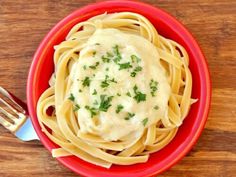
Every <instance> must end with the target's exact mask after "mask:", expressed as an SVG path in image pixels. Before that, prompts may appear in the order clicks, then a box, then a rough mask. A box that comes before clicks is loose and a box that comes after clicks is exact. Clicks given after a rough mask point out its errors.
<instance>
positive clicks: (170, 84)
mask: <svg viewBox="0 0 236 177" xmlns="http://www.w3.org/2000/svg"><path fill="white" fill-rule="evenodd" d="M122 62H123V63H122ZM54 64H55V71H54V73H53V74H52V77H51V79H50V80H49V85H50V87H49V88H48V89H47V90H46V91H45V92H44V93H43V94H42V95H41V97H40V99H39V100H38V104H37V116H38V120H39V124H40V126H41V128H42V131H43V132H44V133H45V134H46V135H47V136H48V137H49V138H50V139H51V140H52V141H53V142H54V143H56V144H57V145H59V146H60V148H57V149H53V151H52V155H53V157H62V156H69V155H75V156H77V157H79V158H81V159H83V160H85V161H87V162H90V163H93V164H95V165H99V166H102V167H105V168H109V167H110V166H111V165H112V164H118V165H130V164H135V163H143V162H146V161H147V160H148V157H149V155H150V153H153V152H156V151H159V150H160V149H162V148H163V147H165V146H166V145H167V144H168V143H169V142H170V141H171V140H172V139H173V138H174V137H175V135H176V133H177V131H178V127H179V126H181V124H182V123H183V120H184V118H185V117H186V116H187V114H188V111H189V109H190V106H191V104H192V103H194V102H195V101H196V100H194V99H191V91H192V77H191V72H190V70H189V68H188V65H189V58H188V54H187V52H186V51H185V49H184V48H183V47H182V46H181V45H180V44H178V43H176V42H175V41H173V40H170V39H167V38H165V37H163V36H161V35H160V34H158V32H157V31H156V29H155V28H154V26H153V25H152V24H151V23H150V22H149V21H148V20H147V19H146V18H145V17H144V16H142V15H140V14H136V13H131V12H120V13H112V14H107V13H105V14H101V15H98V16H95V17H92V18H91V19H89V20H87V21H84V22H80V23H78V24H76V25H75V26H74V27H73V28H72V29H71V30H70V32H69V33H68V35H67V37H66V40H65V41H63V42H61V43H60V44H59V45H57V46H55V53H54Z"/></svg>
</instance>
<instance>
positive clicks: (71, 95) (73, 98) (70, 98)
mask: <svg viewBox="0 0 236 177" xmlns="http://www.w3.org/2000/svg"><path fill="white" fill-rule="evenodd" d="M68 99H69V100H70V101H75V96H74V95H73V94H72V93H71V94H70V96H69V97H68Z"/></svg>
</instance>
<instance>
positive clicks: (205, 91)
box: [27, 1, 211, 177]
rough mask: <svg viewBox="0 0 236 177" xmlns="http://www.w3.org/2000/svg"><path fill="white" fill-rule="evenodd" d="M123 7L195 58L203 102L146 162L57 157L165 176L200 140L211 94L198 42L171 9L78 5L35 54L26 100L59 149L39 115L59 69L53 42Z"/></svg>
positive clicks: (87, 171) (135, 174)
mask: <svg viewBox="0 0 236 177" xmlns="http://www.w3.org/2000/svg"><path fill="white" fill-rule="evenodd" d="M123 11H129V12H136V13H139V14H141V15H143V16H145V17H146V18H148V19H149V20H150V21H151V22H152V24H153V25H154V26H155V27H156V29H157V31H158V32H159V33H160V34H161V35H163V36H165V37H167V38H170V39H173V40H174V41H176V42H178V43H180V44H181V45H183V46H184V47H185V49H186V50H187V52H188V54H189V57H190V70H191V72H192V76H193V92H192V97H193V98H198V102H197V103H195V104H193V105H192V107H191V110H190V112H189V114H188V117H187V118H186V119H185V121H184V123H183V125H182V126H181V127H180V129H179V131H178V133H177V135H176V137H175V138H174V140H173V141H172V142H171V143H170V144H168V145H167V146H166V147H165V148H163V149H162V150H160V151H159V152H156V153H153V154H151V156H150V158H149V160H148V161H147V162H146V163H142V164H136V165H129V166H120V165H113V166H112V167H111V168H110V169H105V168H102V167H98V166H96V165H93V164H90V163H88V162H85V161H83V160H81V159H79V158H77V157H75V156H69V157H62V158H58V160H59V161H60V162H61V163H62V164H64V165H65V166H66V167H68V168H70V169H71V170H73V171H74V172H76V173H78V174H81V175H84V176H96V177H98V176H103V177H105V176H106V177H108V176H109V177H119V176H120V177H124V176H125V177H145V176H151V175H154V174H160V173H161V172H163V171H165V170H167V169H168V168H170V167H171V166H172V165H174V164H175V163H176V162H178V161H179V160H180V159H181V158H183V157H184V155H185V154H186V153H187V152H189V150H190V149H191V148H192V146H193V145H194V144H195V143H196V141H197V139H198V138H199V136H200V134H201V132H202V130H203V128H204V125H205V122H206V120H207V115H208V110H209V104H210V98H211V83H210V77H209V71H208V68H207V64H206V61H205V59H204V56H203V54H202V52H201V50H200V48H199V46H198V44H197V43H196V41H195V40H194V38H193V37H192V36H191V34H190V33H189V32H188V31H187V30H186V28H185V27H183V25H181V24H180V23H179V22H178V21H177V20H176V19H174V18H173V17H172V16H170V15H168V14H167V13H166V12H164V11H162V10H160V9H158V8H155V7H152V6H150V5H147V4H144V3H140V2H132V1H108V2H100V3H95V4H92V5H89V6H86V7H83V8H81V9H78V10H77V11H75V12H73V13H72V14H70V15H68V16H67V17H66V18H64V19H63V20H62V21H60V22H59V23H58V24H57V25H56V26H55V27H54V28H53V29H52V30H51V31H50V32H49V33H48V34H47V35H46V37H45V38H44V39H43V41H42V42H41V44H40V46H39V47H38V49H37V51H36V53H35V55H34V58H33V62H32V65H31V68H30V71H29V76H28V82H27V101H28V108H29V113H30V116H31V119H32V122H33V125H34V128H35V130H36V132H37V134H38V136H39V138H40V140H41V142H42V143H43V144H44V146H45V147H46V148H47V149H48V150H50V151H51V150H52V149H53V148H56V147H58V146H57V145H56V144H54V143H53V142H52V141H51V140H50V139H49V138H48V137H47V136H46V135H45V134H44V133H43V132H42V131H41V128H40V126H39V123H38V119H37V116H36V105H37V101H38V99H39V97H40V95H41V94H42V92H43V91H44V90H45V89H46V88H48V87H49V86H48V80H49V78H50V76H51V74H52V72H53V70H54V66H53V53H54V49H53V46H54V45H57V44H59V43H60V42H61V41H63V40H64V39H65V36H66V35H67V33H68V32H69V31H70V29H71V28H72V27H73V26H74V25H75V24H77V23H78V22H81V21H85V20H87V19H88V18H90V17H93V16H95V15H98V14H101V13H104V12H108V13H112V12H123Z"/></svg>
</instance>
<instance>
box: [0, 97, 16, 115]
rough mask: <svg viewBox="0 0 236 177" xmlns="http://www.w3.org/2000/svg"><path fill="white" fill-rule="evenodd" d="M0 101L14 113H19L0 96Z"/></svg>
mask: <svg viewBox="0 0 236 177" xmlns="http://www.w3.org/2000/svg"><path fill="white" fill-rule="evenodd" d="M0 102H2V103H3V104H4V105H5V106H7V107H8V108H10V109H11V110H12V111H13V112H14V113H16V114H19V112H18V111H17V110H16V109H14V108H13V107H12V106H11V105H10V104H8V103H7V102H6V101H5V100H3V99H2V98H0Z"/></svg>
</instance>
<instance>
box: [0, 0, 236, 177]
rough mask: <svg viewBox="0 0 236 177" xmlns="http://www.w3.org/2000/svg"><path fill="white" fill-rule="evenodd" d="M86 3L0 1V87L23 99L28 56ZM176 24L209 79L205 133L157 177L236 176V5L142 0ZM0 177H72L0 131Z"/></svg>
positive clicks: (213, 0)
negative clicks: (201, 57)
mask: <svg viewBox="0 0 236 177" xmlns="http://www.w3.org/2000/svg"><path fill="white" fill-rule="evenodd" d="M91 2H93V1H91V0H72V1H64V0H58V1H56V0H51V1H50V0H41V1H37V0H31V1H26V0H25V1H24V0H18V1H15V0H0V41H1V42H0V85H1V86H3V87H5V88H7V89H9V90H10V91H12V92H13V93H15V94H16V95H17V96H18V97H19V98H21V99H23V100H25V99H26V95H25V87H26V78H27V73H28V69H29V66H30V63H31V61H32V56H33V54H34V52H35V50H36V48H37V46H38V45H39V43H40V41H41V40H42V38H43V37H44V36H45V34H46V33H47V32H48V31H49V30H50V29H51V28H52V27H53V26H54V25H55V24H56V23H57V22H58V21H59V20H60V19H62V18H63V17H65V16H66V15H68V14H69V13H70V12H72V11H73V10H75V9H77V8H79V7H81V6H84V5H86V4H88V3H91ZM145 2H147V3H150V4H152V5H154V6H157V7H160V8H162V9H164V10H166V11H167V12H169V13H170V14H172V15H173V16H175V17H176V18H177V19H178V20H180V21H181V22H182V23H183V24H184V25H185V26H186V27H187V28H188V29H189V30H190V31H191V32H192V34H193V35H194V36H195V38H196V39H197V41H198V43H199V44H200V46H201V48H202V50H203V52H204V53H205V56H206V59H207V61H208V64H209V68H210V73H211V76H212V87H213V93H212V104H211V110H210V114H209V119H208V122H207V124H206V128H205V130H204V132H203V134H202V136H201V138H200V139H199V141H198V143H197V144H196V146H195V147H194V148H193V149H192V151H191V152H190V153H189V154H188V155H187V156H186V157H185V158H184V159H183V160H182V161H180V162H179V163H178V164H177V165H175V166H174V167H172V168H171V169H170V170H168V171H167V172H165V173H163V174H162V175H161V176H162V177H179V176H181V177H234V176H236V50H235V49H236V1H234V0H185V1H184V0H179V1H175V0H168V1H166V0H162V1H160V0H145ZM0 176H1V177H19V176H20V177H29V176H35V177H38V176H52V177H54V176H55V177H63V176H66V177H72V176H77V175H76V174H74V173H73V172H71V171H70V170H68V169H66V168H65V167H63V166H62V165H61V164H59V163H58V162H57V161H56V160H54V159H53V158H52V157H51V155H50V154H49V152H48V151H47V150H45V148H44V147H43V146H42V145H41V143H40V142H37V141H35V142H30V143H23V142H20V141H19V140H17V139H16V138H15V137H14V136H13V135H11V134H10V133H9V132H8V131H7V130H5V129H4V128H3V127H2V126H0Z"/></svg>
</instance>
